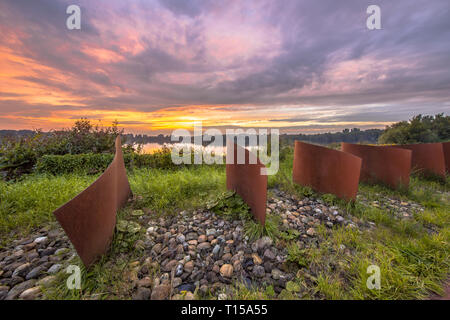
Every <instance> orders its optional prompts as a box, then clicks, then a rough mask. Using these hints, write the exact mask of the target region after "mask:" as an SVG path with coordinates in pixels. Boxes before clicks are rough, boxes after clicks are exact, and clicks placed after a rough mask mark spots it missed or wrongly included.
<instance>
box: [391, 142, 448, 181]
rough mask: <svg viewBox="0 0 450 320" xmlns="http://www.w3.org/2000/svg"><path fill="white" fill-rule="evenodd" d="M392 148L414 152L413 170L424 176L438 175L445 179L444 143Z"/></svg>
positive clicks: (412, 158)
mask: <svg viewBox="0 0 450 320" xmlns="http://www.w3.org/2000/svg"><path fill="white" fill-rule="evenodd" d="M391 147H393V148H402V149H408V150H411V151H412V157H411V169H412V170H418V171H420V172H421V173H422V174H424V175H437V176H440V177H443V178H444V179H445V161H444V150H443V146H442V143H418V144H401V145H395V146H391Z"/></svg>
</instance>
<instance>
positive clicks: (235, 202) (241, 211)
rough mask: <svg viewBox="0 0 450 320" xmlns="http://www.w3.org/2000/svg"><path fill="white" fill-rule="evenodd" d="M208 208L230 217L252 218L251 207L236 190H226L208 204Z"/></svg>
mask: <svg viewBox="0 0 450 320" xmlns="http://www.w3.org/2000/svg"><path fill="white" fill-rule="evenodd" d="M207 208H208V209H209V210H212V211H213V212H215V213H216V214H219V215H224V216H226V217H228V218H230V219H241V220H244V221H247V220H249V219H251V217H252V215H251V213H250V207H249V206H248V205H247V204H246V203H245V201H244V200H243V199H242V198H241V197H240V196H239V195H238V194H236V193H235V192H232V191H226V192H224V193H222V194H221V195H220V196H219V198H218V199H217V200H216V201H214V202H211V203H209V204H208V206H207Z"/></svg>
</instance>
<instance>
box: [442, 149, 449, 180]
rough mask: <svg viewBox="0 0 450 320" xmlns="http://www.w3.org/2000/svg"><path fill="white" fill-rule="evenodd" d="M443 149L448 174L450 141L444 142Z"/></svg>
mask: <svg viewBox="0 0 450 320" xmlns="http://www.w3.org/2000/svg"><path fill="white" fill-rule="evenodd" d="M442 149H443V151H444V159H445V170H446V171H447V174H450V142H444V143H443V144H442Z"/></svg>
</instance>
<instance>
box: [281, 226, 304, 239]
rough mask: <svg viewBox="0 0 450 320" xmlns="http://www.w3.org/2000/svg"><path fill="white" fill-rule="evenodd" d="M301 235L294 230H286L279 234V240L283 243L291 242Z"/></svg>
mask: <svg viewBox="0 0 450 320" xmlns="http://www.w3.org/2000/svg"><path fill="white" fill-rule="evenodd" d="M300 235H301V233H300V232H299V231H297V230H295V229H288V230H287V231H282V232H280V234H279V236H280V239H282V240H285V241H291V240H295V239H297V238H298V237H299V236H300Z"/></svg>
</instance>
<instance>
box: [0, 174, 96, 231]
mask: <svg viewBox="0 0 450 320" xmlns="http://www.w3.org/2000/svg"><path fill="white" fill-rule="evenodd" d="M94 179H95V177H94V176H78V175H63V176H58V177H54V176H48V175H39V176H29V177H27V178H25V179H23V180H21V181H19V182H15V183H12V182H5V181H2V180H0V234H1V235H6V233H7V232H8V231H10V230H13V229H23V230H24V231H26V230H28V229H30V228H33V227H36V226H41V225H42V224H43V223H45V222H48V221H53V220H54V217H53V214H52V212H53V211H54V210H55V209H57V208H58V207H59V206H61V205H62V204H64V203H65V202H67V201H68V200H70V199H72V198H73V197H74V196H76V195H77V194H78V193H79V192H81V191H82V190H84V189H85V188H86V187H88V186H89V184H90V183H92V182H93V180H94Z"/></svg>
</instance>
